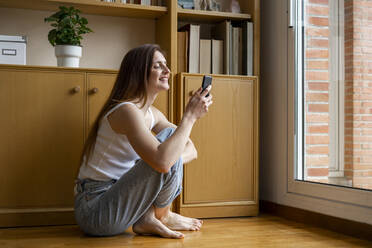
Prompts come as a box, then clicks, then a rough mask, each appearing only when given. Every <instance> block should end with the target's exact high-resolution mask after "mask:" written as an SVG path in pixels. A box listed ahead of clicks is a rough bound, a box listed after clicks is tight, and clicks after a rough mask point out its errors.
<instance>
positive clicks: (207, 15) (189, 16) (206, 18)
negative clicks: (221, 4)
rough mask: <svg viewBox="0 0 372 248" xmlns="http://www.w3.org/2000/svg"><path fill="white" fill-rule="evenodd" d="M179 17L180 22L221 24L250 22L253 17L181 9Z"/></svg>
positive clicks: (242, 14)
mask: <svg viewBox="0 0 372 248" xmlns="http://www.w3.org/2000/svg"><path fill="white" fill-rule="evenodd" d="M178 17H179V20H180V21H191V22H192V21H202V22H220V21H224V20H226V19H229V20H239V21H240V20H248V19H250V18H251V15H250V14H245V13H230V12H217V11H206V10H191V9H181V8H180V9H178Z"/></svg>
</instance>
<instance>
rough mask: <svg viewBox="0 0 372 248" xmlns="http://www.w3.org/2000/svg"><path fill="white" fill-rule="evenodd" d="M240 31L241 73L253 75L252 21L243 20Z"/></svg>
mask: <svg viewBox="0 0 372 248" xmlns="http://www.w3.org/2000/svg"><path fill="white" fill-rule="evenodd" d="M242 31H243V34H242V43H243V50H242V54H243V61H242V74H243V75H253V23H252V22H248V21H244V22H243V23H242Z"/></svg>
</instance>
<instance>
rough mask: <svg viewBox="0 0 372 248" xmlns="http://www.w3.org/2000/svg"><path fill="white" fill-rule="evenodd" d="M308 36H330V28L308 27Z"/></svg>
mask: <svg viewBox="0 0 372 248" xmlns="http://www.w3.org/2000/svg"><path fill="white" fill-rule="evenodd" d="M305 33H306V36H313V37H329V29H328V28H312V27H307V28H306V31H305Z"/></svg>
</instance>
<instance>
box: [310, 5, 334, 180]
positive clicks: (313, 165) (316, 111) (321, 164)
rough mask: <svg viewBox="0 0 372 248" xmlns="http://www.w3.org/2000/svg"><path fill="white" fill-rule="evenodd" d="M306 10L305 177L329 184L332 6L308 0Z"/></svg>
mask: <svg viewBox="0 0 372 248" xmlns="http://www.w3.org/2000/svg"><path fill="white" fill-rule="evenodd" d="M304 7H305V8H304V11H305V13H304V14H305V17H304V21H305V30H304V32H305V39H304V42H305V54H304V64H305V75H304V79H305V89H304V90H305V96H304V98H305V102H304V113H305V127H304V132H305V137H306V138H305V166H306V167H305V168H306V170H305V171H304V173H305V178H306V180H309V181H317V182H324V183H327V182H328V169H329V144H330V139H329V76H330V75H329V6H328V0H307V1H305V6H304Z"/></svg>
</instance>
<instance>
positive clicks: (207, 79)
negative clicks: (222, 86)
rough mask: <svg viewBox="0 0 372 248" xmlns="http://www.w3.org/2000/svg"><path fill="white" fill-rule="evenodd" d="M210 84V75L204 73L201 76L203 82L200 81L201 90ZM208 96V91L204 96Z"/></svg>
mask: <svg viewBox="0 0 372 248" xmlns="http://www.w3.org/2000/svg"><path fill="white" fill-rule="evenodd" d="M211 84H212V77H211V76H207V75H204V77H203V82H202V89H203V90H202V92H203V91H204V90H205V89H206V88H208V86H209V85H211ZM208 96H209V93H208V94H207V95H206V97H208Z"/></svg>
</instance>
